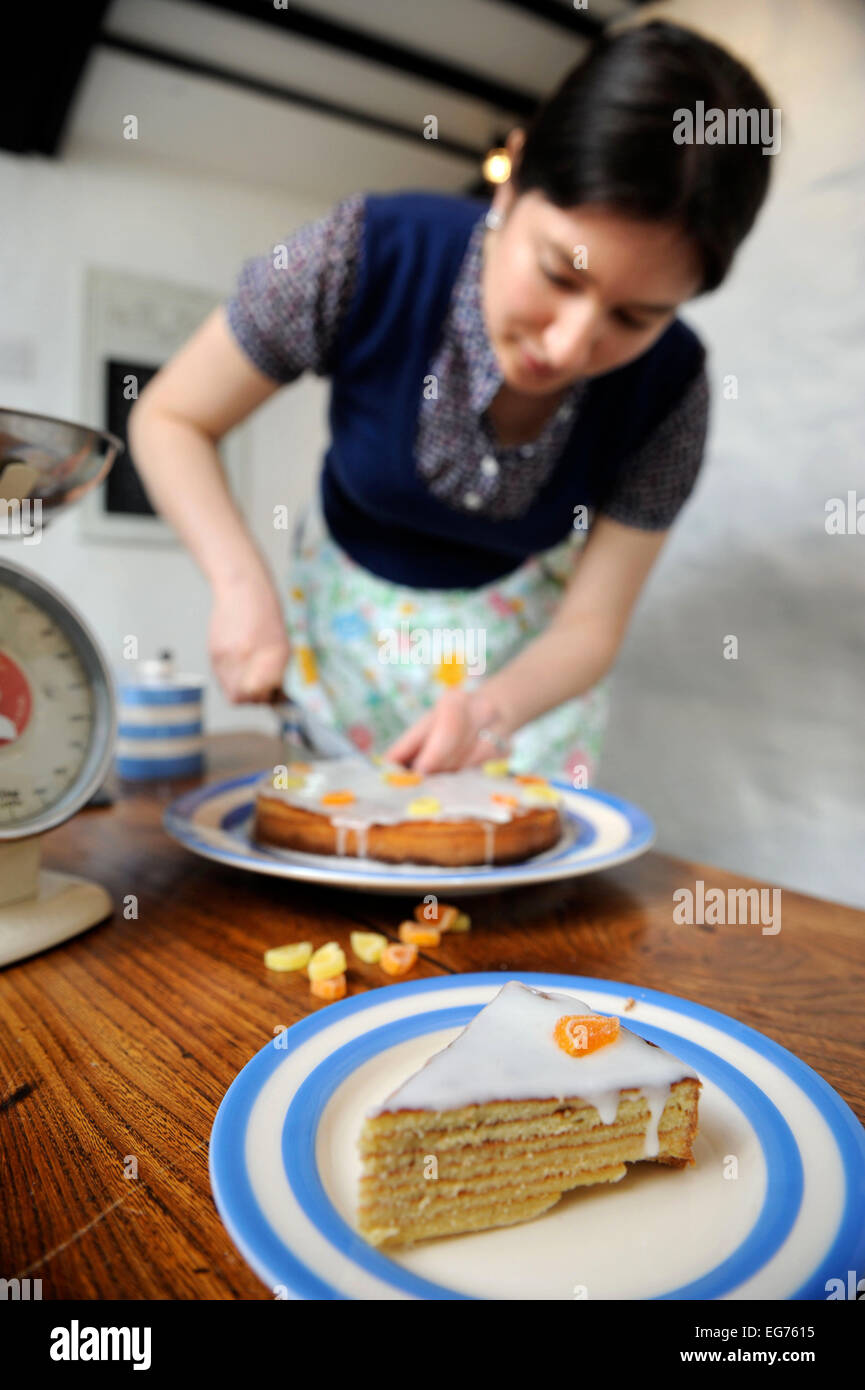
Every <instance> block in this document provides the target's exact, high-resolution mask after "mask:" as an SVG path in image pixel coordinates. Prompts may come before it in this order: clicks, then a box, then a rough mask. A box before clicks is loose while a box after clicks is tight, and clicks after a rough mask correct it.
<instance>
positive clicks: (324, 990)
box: [309, 975, 346, 1004]
mask: <svg viewBox="0 0 865 1390" xmlns="http://www.w3.org/2000/svg"><path fill="white" fill-rule="evenodd" d="M345 989H346V981H345V975H328V977H327V979H325V980H312V981H310V986H309V992H310V994H314V995H315V997H316V999H326V1000H327V1002H328V1003H329V1004H332V1003H333V1001H334V1000H335V999H344V998H345Z"/></svg>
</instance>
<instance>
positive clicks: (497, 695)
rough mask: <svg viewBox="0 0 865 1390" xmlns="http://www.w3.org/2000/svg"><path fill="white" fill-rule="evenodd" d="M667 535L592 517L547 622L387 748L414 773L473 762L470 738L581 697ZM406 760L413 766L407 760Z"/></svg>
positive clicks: (485, 746) (617, 640)
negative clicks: (499, 663)
mask: <svg viewBox="0 0 865 1390" xmlns="http://www.w3.org/2000/svg"><path fill="white" fill-rule="evenodd" d="M668 534H669V531H645V530H640V529H638V528H636V527H633V526H624V525H622V524H621V523H620V522H618V521H613V520H611V519H610V518H609V517H605V516H598V517H597V518H596V519H595V521H594V523H593V525H592V528H591V531H590V532H589V536H588V539H587V541H586V544H585V547H584V549H583V550H582V552H581V553H580V555H579V557H578V559H577V562H576V565H575V568H574V573H573V575H572V576H571V579H570V581H569V582H568V585H567V587H566V589H565V592H564V594H563V596H562V601H561V603H560V605H559V608H558V610H557V612H556V615H555V617H554V619H553V621H552V622H551V623H550V625H549V627H548V628H547V629H546V631H545V632H543V633H541V635H540V636H539V637H536V638H535V639H534V640H533V641H532V642H529V644H528V645H527V646H526V647H524V648H523V650H522V651H521V652H520V653H519V655H518V656H516V657H514V659H513V660H512V661H509V662H508V664H507V666H504V667H503V668H502V669H501V671H497V672H496V673H495V675H492V676H490V677H489V679H488V680H486V681H484V682H483V684H482V685H481V686H479V687H478V688H477V689H476V690H474V691H449V692H447V694H445V695H443V696H442V698H441V699H440V700H439V702H438V704H437V705H436V707H435V709H433V710H430V711H429V713H428V714H426V715H424V716H423V718H422V719H420V720H418V721H417V723H415V724H413V725H412V727H411V728H410V729H408V730H406V732H405V733H404V734H402V735H401V737H400V738H398V739H397V740H396V742H395V743H394V744H392V745H391V747H390V748H389V749H388V750H387V756H388V757H390V758H392V759H394V760H395V761H397V762H406V763H408V762H412V765H413V766H414V767H415V768H416V769H417V770H418V771H420V772H434V771H435V772H441V771H448V770H453V769H456V768H459V767H465V766H468V765H469V764H472V763H478V762H481V761H483V760H484V759H486V758H489V757H491V756H493V755H492V754H491V748H490V744H489V743H488V742H487V741H486V740H479V739H478V737H477V735H478V732H479V731H480V730H481V729H483V728H493V729H494V730H495V731H496V732H497V733H499V734H501V735H502V736H503V737H507V736H508V735H510V734H512V733H514V732H515V731H516V730H517V729H519V728H521V727H522V726H523V725H524V724H528V723H530V722H531V720H533V719H537V718H538V717H539V716H540V715H542V714H545V713H546V712H547V711H548V710H550V709H554V708H555V707H556V706H557V705H560V704H562V703H563V702H564V701H565V700H570V699H573V698H574V697H575V696H578V695H582V694H583V693H584V692H585V691H587V690H589V689H591V687H592V686H593V685H595V684H597V682H598V681H599V680H601V678H602V677H603V676H604V675H606V673H607V672H608V671H609V669H610V667H611V666H612V665H613V662H614V661H615V659H616V655H617V653H618V650H619V647H620V646H621V643H622V639H623V637H624V635H625V632H626V631H627V627H628V622H629V620H630V616H631V613H632V611H633V608H634V605H635V603H636V601H637V598H638V597H639V594H640V591H641V589H642V587H643V585H644V583H645V581H646V578H647V576H648V574H649V571H650V570H651V568H652V565H653V564H654V562H655V560H656V558H657V556H658V554H659V553H660V551H661V548H662V546H663V544H664V541H665V540H666V538H667V536H668ZM412 760H413V761H412Z"/></svg>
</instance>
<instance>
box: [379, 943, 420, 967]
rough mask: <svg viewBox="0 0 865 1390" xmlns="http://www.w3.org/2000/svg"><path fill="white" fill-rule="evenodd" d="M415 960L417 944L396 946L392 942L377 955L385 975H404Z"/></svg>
mask: <svg viewBox="0 0 865 1390" xmlns="http://www.w3.org/2000/svg"><path fill="white" fill-rule="evenodd" d="M416 960H417V946H397V945H396V943H395V942H392V943H391V945H390V946H386V947H385V948H384V950H383V951H382V953H381V956H380V957H379V962H378V963H379V965H380V966H381V968H382V970H384V972H385V974H387V975H406V974H407V973H408V972H409V970H411V968H412V966H413V965H414V963H415V961H416Z"/></svg>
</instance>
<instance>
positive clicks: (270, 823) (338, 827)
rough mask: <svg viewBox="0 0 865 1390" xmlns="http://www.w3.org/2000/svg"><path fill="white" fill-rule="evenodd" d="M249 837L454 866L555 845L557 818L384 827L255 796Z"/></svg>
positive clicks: (530, 815)
mask: <svg viewBox="0 0 865 1390" xmlns="http://www.w3.org/2000/svg"><path fill="white" fill-rule="evenodd" d="M253 834H254V837H255V839H257V840H261V841H264V842H265V843H267V844H276V845H280V846H281V847H282V848H284V849H295V850H301V851H302V852H303V853H305V854H336V855H348V856H351V857H361V858H369V859H381V860H384V861H385V862H387V863H391V864H403V863H406V862H412V863H416V864H437V865H446V866H448V867H459V866H462V865H469V864H514V863H519V862H520V861H521V860H523V859H528V858H529V856H530V855H534V854H540V853H541V852H542V851H543V850H546V849H550V848H551V847H552V846H553V845H554V844H556V843H557V841H558V839H559V837H560V835H561V822H560V819H559V813H558V811H557V810H556V809H555V807H544V809H543V810H540V809H538V810H525V811H523V812H522V813H521V814H520V815H519V816H515V817H514V818H513V819H511V820H508V821H502V822H495V821H491V820H490V821H471V820H432V819H429V818H427V819H415V820H411V821H405V822H402V823H396V824H388V825H376V824H370V825H364V826H353V825H347V824H345V818H342V819H341V820H340V821H339V823H337V821H336V820H335V819H334V818H332V817H330V816H328V815H325V814H323V813H321V812H316V811H311V810H305V809H304V808H303V807H298V806H291V805H288V804H287V803H285V802H283V801H279V800H277V799H275V798H272V797H270V796H269V795H267V794H266V793H262V794H260V795H259V797H258V799H257V801H256V806H255V826H254V830H253Z"/></svg>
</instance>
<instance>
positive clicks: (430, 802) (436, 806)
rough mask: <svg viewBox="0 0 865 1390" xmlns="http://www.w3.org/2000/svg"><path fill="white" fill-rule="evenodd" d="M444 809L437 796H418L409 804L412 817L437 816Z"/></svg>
mask: <svg viewBox="0 0 865 1390" xmlns="http://www.w3.org/2000/svg"><path fill="white" fill-rule="evenodd" d="M441 808H442V804H441V802H440V801H439V800H438V798H437V797H435V796H417V797H415V799H414V801H410V802H409V804H408V813H409V815H410V816H417V817H418V818H420V817H423V816H437V815H438V813H439V811H440V810H441Z"/></svg>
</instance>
